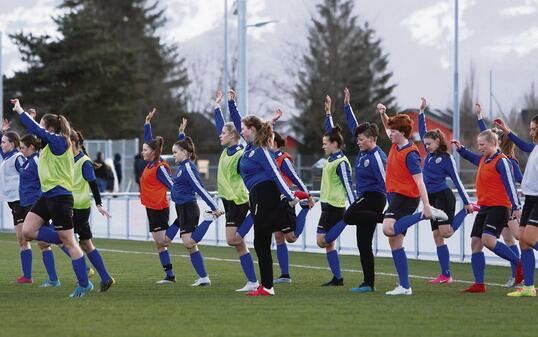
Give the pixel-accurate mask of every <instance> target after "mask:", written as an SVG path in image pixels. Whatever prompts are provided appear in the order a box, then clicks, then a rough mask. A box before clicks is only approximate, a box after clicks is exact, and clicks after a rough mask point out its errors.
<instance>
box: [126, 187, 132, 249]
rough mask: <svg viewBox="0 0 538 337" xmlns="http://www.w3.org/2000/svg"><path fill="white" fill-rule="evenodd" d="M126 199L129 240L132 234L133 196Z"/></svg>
mask: <svg viewBox="0 0 538 337" xmlns="http://www.w3.org/2000/svg"><path fill="white" fill-rule="evenodd" d="M125 200H126V201H127V207H125V210H126V212H127V214H126V220H127V221H126V222H127V228H126V232H127V240H129V237H130V236H131V197H130V196H127V197H126V198H125Z"/></svg>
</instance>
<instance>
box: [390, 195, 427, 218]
mask: <svg viewBox="0 0 538 337" xmlns="http://www.w3.org/2000/svg"><path fill="white" fill-rule="evenodd" d="M419 203H420V198H411V197H408V196H405V195H403V194H399V193H394V195H393V197H392V199H391V200H390V202H389V208H387V210H386V211H385V219H395V220H399V219H400V218H402V217H404V216H406V215H411V214H413V213H415V211H416V210H417V207H418V204H419Z"/></svg>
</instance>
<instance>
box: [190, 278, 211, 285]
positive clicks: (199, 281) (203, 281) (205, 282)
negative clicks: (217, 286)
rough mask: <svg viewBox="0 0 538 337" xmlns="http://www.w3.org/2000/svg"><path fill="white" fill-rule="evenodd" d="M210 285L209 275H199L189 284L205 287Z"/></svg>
mask: <svg viewBox="0 0 538 337" xmlns="http://www.w3.org/2000/svg"><path fill="white" fill-rule="evenodd" d="M210 285H211V280H210V279H209V277H207V276H206V277H200V278H199V279H197V280H196V281H194V283H193V284H191V287H207V286H210Z"/></svg>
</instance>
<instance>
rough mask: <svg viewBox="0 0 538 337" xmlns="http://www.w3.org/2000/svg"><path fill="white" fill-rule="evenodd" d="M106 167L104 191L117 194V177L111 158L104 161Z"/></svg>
mask: <svg viewBox="0 0 538 337" xmlns="http://www.w3.org/2000/svg"><path fill="white" fill-rule="evenodd" d="M105 165H106V191H107V192H108V193H112V192H119V184H118V176H117V175H116V170H115V169H114V161H113V160H112V159H111V158H107V159H105Z"/></svg>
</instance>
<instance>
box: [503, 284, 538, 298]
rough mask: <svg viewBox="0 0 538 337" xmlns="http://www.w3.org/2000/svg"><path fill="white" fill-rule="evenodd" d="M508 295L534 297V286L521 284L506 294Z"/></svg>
mask: <svg viewBox="0 0 538 337" xmlns="http://www.w3.org/2000/svg"><path fill="white" fill-rule="evenodd" d="M506 296H510V297H536V288H534V286H523V287H521V288H517V289H516V291H513V292H511V293H508V294H506Z"/></svg>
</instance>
